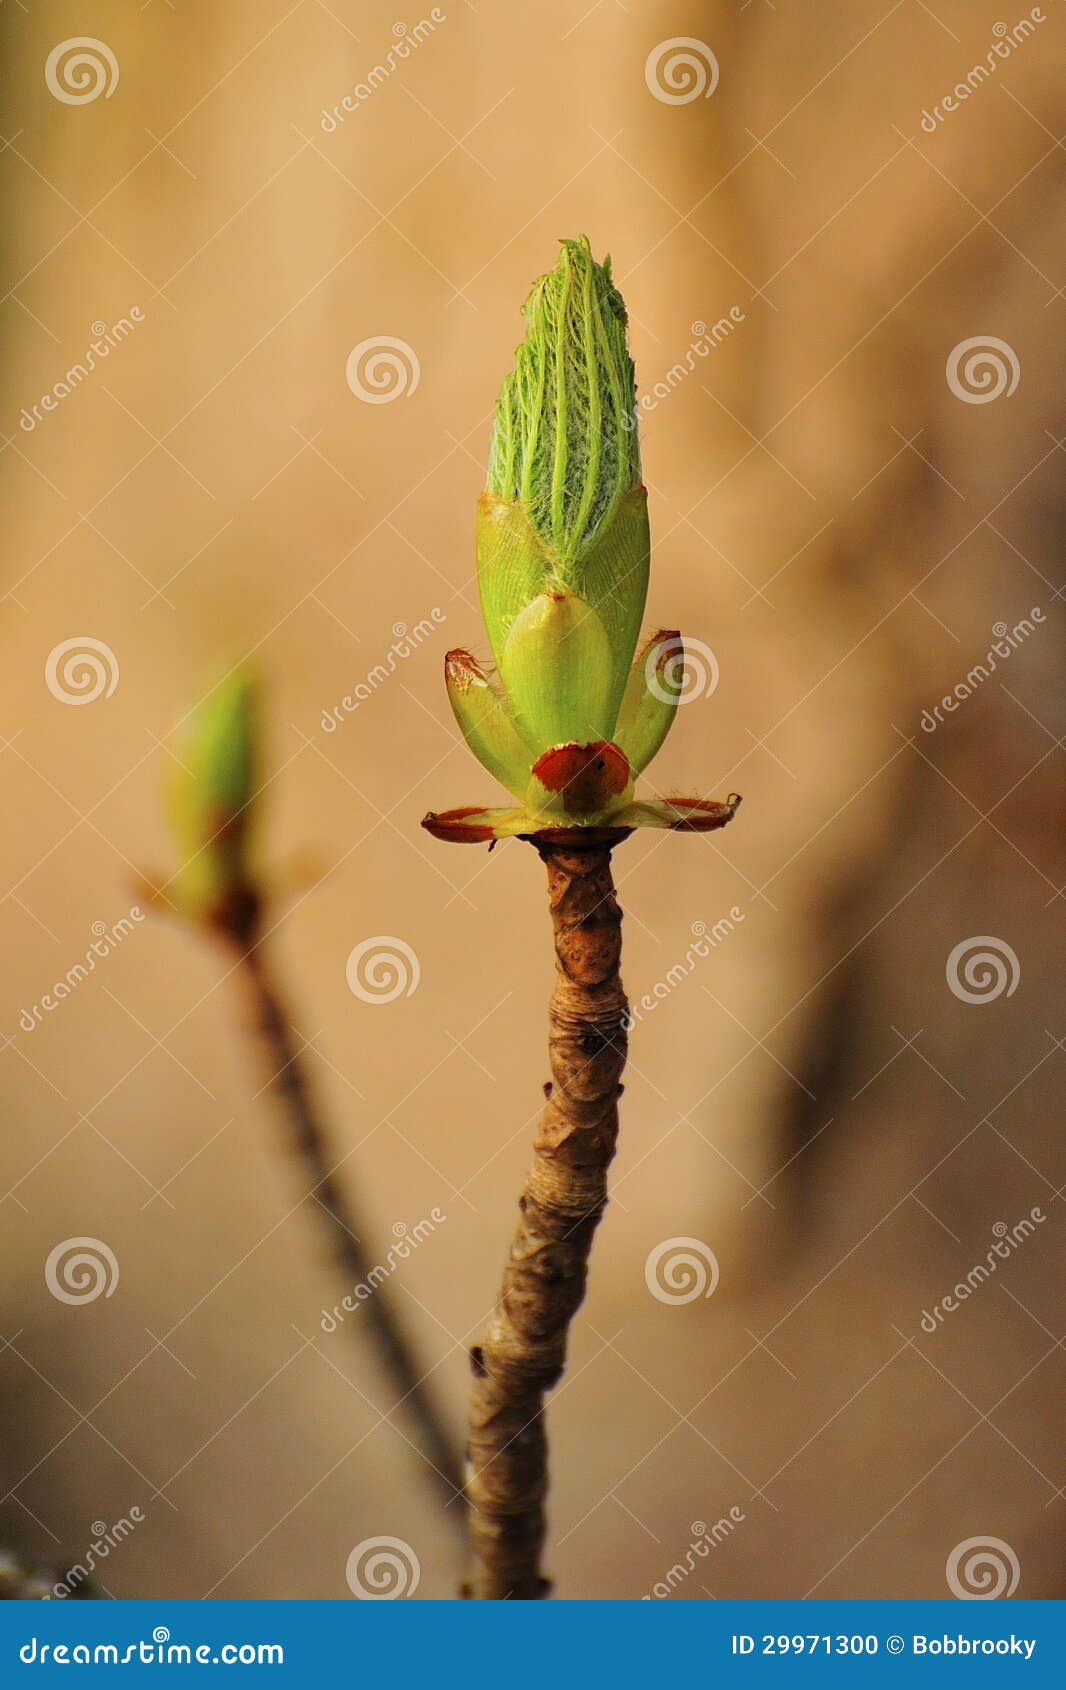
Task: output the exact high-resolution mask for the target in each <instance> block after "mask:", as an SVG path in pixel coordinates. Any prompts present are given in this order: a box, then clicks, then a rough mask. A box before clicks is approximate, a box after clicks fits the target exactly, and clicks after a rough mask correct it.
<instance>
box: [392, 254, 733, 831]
mask: <svg viewBox="0 0 1066 1690" xmlns="http://www.w3.org/2000/svg"><path fill="white" fill-rule="evenodd" d="M524 315H525V319H526V338H525V340H524V341H523V343H522V345H521V346H520V347H519V348H518V351H517V353H516V355H515V364H514V369H513V370H512V372H511V374H510V375H509V376H508V377H507V379H506V381H505V382H504V384H503V387H502V388H501V390H500V396H499V400H498V401H497V405H496V420H495V425H494V427H493V434H492V448H491V453H490V459H489V470H488V480H487V483H486V487H485V491H484V493H482V495H481V497H480V499H479V500H478V511H477V579H478V591H479V593H480V595H481V610H482V614H483V616H484V618H485V628H486V630H487V632H488V636H489V643H490V644H491V646H492V655H493V658H494V660H495V664H496V670H497V674H496V675H495V676H490V675H489V674H487V673H486V672H485V671H484V670H483V669H482V668H481V667H480V666H479V665H478V664H477V663H476V662H475V661H474V659H473V658H472V657H471V656H470V654H469V652H465V651H453V652H449V653H448V656H447V659H446V664H445V675H446V681H447V686H448V696H449V698H450V700H451V704H452V709H453V711H454V712H455V718H456V720H457V722H458V724H459V727H460V728H461V730H462V733H463V736H464V738H465V739H466V742H467V744H468V745H469V746H470V749H471V750H472V751H473V752H474V754H475V756H476V757H477V758H478V759H479V760H480V761H481V763H482V764H483V765H484V767H485V768H486V769H488V770H489V771H490V773H491V774H493V775H495V776H496V778H497V779H498V780H499V781H500V782H501V784H502V785H503V786H505V787H506V788H507V790H508V791H509V792H510V793H511V794H512V796H513V797H515V798H517V799H518V800H519V803H518V805H517V806H511V807H509V808H506V809H484V808H482V807H481V806H480V805H474V804H464V805H462V806H460V807H459V808H456V809H450V810H443V811H431V812H430V813H429V814H428V815H427V816H426V817H425V818H424V820H423V823H422V825H423V827H425V828H426V829H428V831H429V832H430V833H432V834H434V835H435V836H436V837H437V838H438V839H447V840H452V841H455V842H456V843H459V844H463V843H467V844H474V845H484V844H489V845H492V844H494V843H495V841H496V840H498V839H511V838H513V837H515V836H516V835H518V836H522V837H530V838H534V839H542V838H555V839H557V840H559V841H560V842H561V841H563V840H569V839H571V838H572V837H573V836H574V835H575V831H576V832H577V836H578V837H580V836H581V835H580V830H581V829H586V830H589V831H590V833H591V832H592V831H594V830H598V829H609V830H610V835H611V837H612V838H614V839H617V838H619V837H621V836H624V834H626V833H628V832H630V831H631V830H632V829H634V828H638V827H653V828H668V829H670V830H672V831H674V832H684V833H695V832H699V833H705V832H710V831H711V830H712V829H714V828H719V827H724V826H725V825H726V823H727V822H729V821H730V820H731V819H732V817H733V815H734V814H735V811H736V807H737V805H738V804H739V802H740V799H739V797H738V796H737V795H736V793H731V794H730V795H729V797H728V798H727V799H726V800H725V802H724V803H719V802H717V801H716V800H714V799H709V798H702V797H692V798H666V799H658V798H657V799H654V800H652V799H641V798H638V797H637V796H635V792H634V780H635V777H636V776H637V775H639V774H640V773H641V772H642V771H643V770H644V769H646V768H647V766H648V764H649V763H650V762H651V760H652V758H653V757H654V756H655V755H656V753H657V752H658V750H659V748H660V747H661V745H662V743H663V740H664V739H665V738H666V735H667V732H668V731H669V729H670V726H671V724H672V722H673V721H674V718H675V716H676V713H677V706H678V704H679V702H680V700H681V696H682V690H683V683H684V647H683V645H682V642H681V637H680V635H679V634H677V633H675V632H672V631H660V632H659V633H657V634H654V635H653V636H652V637H651V639H649V640H647V641H646V642H645V644H644V646H643V647H642V649H641V651H640V653H639V654H638V655H637V657H636V660H635V661H634V653H635V652H636V646H637V636H638V634H639V632H640V622H641V617H642V616H643V614H644V600H645V598H646V596H647V590H648V558H649V550H650V543H649V536H648V499H647V493H646V492H645V489H644V487H643V486H642V485H641V479H640V452H639V447H638V443H637V430H636V390H635V386H634V381H633V362H632V359H631V358H630V356H629V349H628V346H627V344H626V311H625V306H624V305H623V303H622V299H621V295H620V294H619V293H618V290H617V289H616V288H615V286H614V284H613V282H612V280H611V265H610V260H609V259H607V258H605V259H604V261H603V263H602V264H597V263H596V261H595V259H594V258H593V256H592V252H591V249H590V247H589V243H588V240H587V239H586V237H585V236H582V237H581V239H580V240H576V241H563V242H562V249H561V251H560V253H559V259H558V262H557V264H556V266H555V268H554V270H550V271H549V272H548V274H547V275H546V276H542V277H541V278H540V280H539V282H537V283H536V284H535V286H534V288H533V290H532V292H531V293H530V295H529V298H528V299H527V300H526V304H525V307H524Z"/></svg>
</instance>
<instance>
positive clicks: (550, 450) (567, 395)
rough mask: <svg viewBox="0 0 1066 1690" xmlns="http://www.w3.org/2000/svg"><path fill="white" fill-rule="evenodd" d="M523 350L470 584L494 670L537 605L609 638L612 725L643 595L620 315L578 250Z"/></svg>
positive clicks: (530, 309)
mask: <svg viewBox="0 0 1066 1690" xmlns="http://www.w3.org/2000/svg"><path fill="white" fill-rule="evenodd" d="M524 316H525V319H526V338H525V340H524V342H523V343H522V345H521V346H520V347H519V348H518V351H517V354H516V356H515V367H514V369H513V371H512V372H511V374H510V375H509V376H508V377H507V379H506V380H505V382H504V384H503V387H502V389H501V391H500V396H499V399H498V401H497V405H496V420H495V424H494V428H493V437H492V448H491V453H490V459H489V471H488V480H487V483H486V491H485V495H484V496H483V497H482V499H481V501H480V504H479V507H478V584H479V588H480V592H481V602H482V610H483V613H484V616H485V624H486V627H487V629H488V634H489V639H490V641H491V643H492V649H493V653H494V655H495V658H496V662H497V665H498V666H499V667H500V668H501V670H502V668H503V652H504V645H505V642H506V640H507V638H508V636H509V634H510V632H511V628H512V625H513V623H514V621H515V618H516V617H518V616H519V614H520V613H521V612H522V611H523V610H524V609H525V608H526V606H527V605H528V604H529V603H530V601H531V600H532V599H534V598H537V597H539V596H541V595H543V594H545V593H548V594H566V593H569V594H571V595H573V596H574V597H576V598H579V599H582V600H584V601H585V603H586V604H587V605H589V606H590V607H591V609H592V610H593V611H595V613H596V614H597V616H598V618H599V620H600V622H601V624H602V626H603V629H604V631H605V633H606V635H607V651H606V653H605V656H604V659H603V671H604V673H603V680H604V687H605V691H606V697H607V700H608V708H607V714H608V716H609V718H610V720H609V721H608V725H607V730H606V731H607V732H608V733H609V732H610V729H611V727H612V726H613V722H614V717H615V715H616V714H617V711H618V707H619V705H620V703H621V699H622V694H623V692H624V690H625V686H626V681H627V678H628V674H629V667H630V664H631V662H632V658H633V651H634V648H635V646H636V642H637V635H638V633H639V631H640V620H641V617H642V615H643V613H644V600H645V597H646V594H647V587H648V554H649V538H648V518H647V496H646V494H645V491H644V488H643V487H642V485H641V480H640V450H639V445H638V440H637V431H636V427H635V422H634V418H635V414H636V413H635V407H636V389H635V386H634V377H633V360H632V359H631V358H630V356H629V349H628V346H627V344H626V311H625V306H624V304H623V303H622V297H621V295H620V294H619V292H618V290H617V289H616V288H615V286H614V284H613V282H612V281H611V266H610V259H605V260H604V262H603V263H602V264H597V263H596V261H595V259H594V258H593V257H592V252H591V249H590V247H589V243H588V240H587V239H586V238H585V237H584V236H583V237H582V238H581V239H580V240H576V241H563V242H562V246H561V251H560V254H559V260H558V263H557V264H556V266H555V269H554V270H551V271H549V272H548V274H547V275H545V276H542V277H541V279H540V280H539V281H538V282H537V283H536V284H535V285H534V287H533V290H532V292H531V293H530V295H529V298H528V299H527V301H526V304H525V307H524Z"/></svg>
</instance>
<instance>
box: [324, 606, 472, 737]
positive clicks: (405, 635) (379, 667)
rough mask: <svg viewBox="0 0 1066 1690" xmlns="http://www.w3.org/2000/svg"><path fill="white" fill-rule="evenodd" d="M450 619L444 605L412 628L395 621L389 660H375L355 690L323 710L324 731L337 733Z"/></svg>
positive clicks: (388, 653)
mask: <svg viewBox="0 0 1066 1690" xmlns="http://www.w3.org/2000/svg"><path fill="white" fill-rule="evenodd" d="M447 620H448V618H447V616H446V615H445V613H444V611H443V610H441V608H440V606H439V605H434V607H433V609H432V610H431V611H430V613H429V615H428V616H423V618H422V620H421V621H420V622H416V623H415V625H414V627H413V628H408V626H407V624H406V622H394V623H393V627H392V644H391V645H390V647H389V649H388V651H387V652H386V653H385V661H384V662H383V663H375V665H374V667H373V668H372V669H370V670H368V672H367V675H366V678H365V679H364V680H362V681H360V682H359V683H358V685H357V686H356V688H355V690H354V692H347V693H345V695H344V697H343V698H342V699H341V701H340V703H339V704H332V705H327V706H326V708H325V709H324V710H323V712H322V722H321V727H322V732H323V733H324V734H332V733H336V731H337V729H338V728H339V727H340V726H341V724H342V722H343V721H344V718H345V716H350V715H351V714H352V712H353V711H354V710H358V708H359V706H360V705H361V704H365V703H366V701H367V699H368V698H373V696H374V694H375V693H376V692H377V690H378V687H380V686H383V685H384V683H385V682H386V681H387V680H388V679H389V678H390V676H392V675H395V673H396V669H397V665H398V664H400V663H401V662H402V661H403V660H404V659H405V658H407V657H411V656H412V655H413V654H414V652H416V651H417V649H418V647H419V646H420V645H421V644H422V641H423V640H427V639H428V638H429V636H430V634H435V633H436V631H437V629H438V628H439V627H440V625H441V623H442V622H446V621H447Z"/></svg>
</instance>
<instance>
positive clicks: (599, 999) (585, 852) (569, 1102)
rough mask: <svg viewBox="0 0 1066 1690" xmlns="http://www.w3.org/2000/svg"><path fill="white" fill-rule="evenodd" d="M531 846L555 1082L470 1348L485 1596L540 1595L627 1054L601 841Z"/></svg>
mask: <svg viewBox="0 0 1066 1690" xmlns="http://www.w3.org/2000/svg"><path fill="white" fill-rule="evenodd" d="M620 837H624V834H618V835H616V839H615V841H614V842H617V839H618V838H620ZM534 843H535V844H536V845H537V849H538V851H539V853H540V855H541V857H542V858H543V860H544V862H545V864H546V865H547V869H548V898H549V904H550V908H551V917H552V926H553V929H554V935H555V959H556V975H555V986H554V990H553V991H552V996H551V1003H550V1006H549V1018H548V1024H549V1031H548V1055H549V1060H550V1063H551V1072H552V1080H551V1082H550V1083H549V1084H548V1085H547V1086H546V1087H545V1095H546V1097H547V1104H546V1106H545V1109H544V1113H543V1116H542V1117H541V1122H540V1126H539V1129H538V1132H537V1136H536V1139H535V1141H534V1146H533V1149H534V1162H533V1167H532V1169H531V1170H530V1173H529V1175H528V1176H527V1179H526V1182H525V1185H524V1187H523V1190H522V1194H521V1196H520V1198H519V1201H518V1207H519V1220H518V1226H517V1230H516V1232H515V1237H514V1242H513V1243H512V1245H511V1254H510V1257H509V1260H508V1262H507V1266H506V1268H505V1269H504V1276H503V1288H502V1290H501V1293H500V1301H499V1305H498V1307H497V1310H496V1313H495V1315H494V1317H493V1320H492V1322H491V1324H490V1326H489V1329H488V1332H487V1334H486V1337H485V1339H484V1342H483V1343H482V1344H480V1345H479V1346H477V1347H476V1348H475V1349H473V1350H472V1351H471V1363H472V1367H473V1373H474V1383H473V1389H472V1392H471V1400H470V1442H469V1447H468V1457H469V1467H468V1478H467V1491H466V1493H467V1500H468V1502H469V1504H470V1530H471V1537H472V1542H473V1551H474V1571H473V1579H472V1583H471V1585H470V1587H469V1588H468V1589H467V1590H466V1591H465V1594H467V1595H470V1596H472V1597H474V1598H477V1599H482V1600H485V1599H489V1600H491V1599H501V1598H506V1597H511V1598H526V1599H537V1598H540V1597H543V1596H546V1595H547V1594H548V1593H549V1590H550V1584H549V1581H548V1580H547V1579H545V1578H543V1577H542V1575H541V1572H540V1555H541V1549H542V1546H543V1542H544V1534H545V1513H544V1500H545V1496H546V1494H547V1489H548V1468H547V1440H546V1436H545V1429H544V1421H543V1403H544V1396H545V1393H546V1392H547V1391H549V1390H550V1389H551V1388H552V1386H553V1385H555V1384H556V1383H557V1381H558V1380H559V1378H560V1376H561V1374H562V1371H563V1366H564V1363H565V1360H566V1339H567V1332H568V1329H569V1326H570V1322H571V1320H572V1319H573V1317H574V1314H575V1313H576V1311H577V1309H578V1307H579V1306H580V1304H581V1302H582V1300H583V1298H584V1295H585V1282H586V1278H587V1272H588V1259H589V1252H590V1250H591V1248H592V1238H593V1234H594V1233H595V1231H596V1227H597V1225H598V1223H599V1220H600V1216H601V1215H602V1213H603V1210H604V1207H605V1205H606V1202H607V1169H608V1166H609V1164H610V1162H611V1159H612V1157H613V1155H614V1151H615V1142H616V1140H617V1136H618V1105H617V1100H618V1097H619V1095H620V1093H621V1090H622V1087H621V1085H620V1084H619V1081H620V1078H621V1075H622V1070H623V1068H624V1067H625V1060H626V1033H625V1017H626V1010H627V1007H628V1006H627V1003H626V998H625V993H624V992H623V990H622V981H621V978H620V975H619V970H618V965H619V957H620V954H621V946H622V933H621V920H622V917H621V911H620V910H619V907H618V904H617V902H616V899H615V894H614V883H613V881H612V879H611V845H610V844H597V845H593V846H574V845H566V846H562V845H549V844H545V843H543V842H542V841H534Z"/></svg>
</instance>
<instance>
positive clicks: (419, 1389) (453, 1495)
mask: <svg viewBox="0 0 1066 1690" xmlns="http://www.w3.org/2000/svg"><path fill="white" fill-rule="evenodd" d="M227 936H228V937H230V938H231V939H232V940H233V941H234V942H235V943H236V945H237V952H238V956H239V958H240V963H241V968H240V974H241V977H242V978H243V981H244V984H245V987H246V991H247V997H248V1003H249V1008H250V1011H251V1017H252V1021H253V1025H254V1027H255V1031H256V1033H257V1035H258V1039H259V1042H260V1044H261V1046H262V1049H263V1054H264V1058H265V1062H266V1068H267V1073H268V1075H269V1079H268V1085H269V1087H270V1090H271V1091H272V1092H273V1094H274V1096H275V1097H276V1098H277V1100H278V1102H279V1104H280V1106H281V1107H280V1114H281V1118H282V1121H283V1122H284V1125H285V1128H286V1133H287V1137H288V1142H289V1145H290V1148H291V1149H292V1150H293V1151H295V1152H296V1154H297V1155H298V1156H299V1157H300V1159H301V1161H302V1162H303V1164H304V1168H305V1170H306V1173H307V1178H308V1184H309V1195H310V1196H311V1197H313V1199H314V1201H315V1203H316V1205H317V1207H318V1208H319V1209H320V1210H321V1211H322V1213H323V1214H324V1216H325V1218H326V1220H327V1222H328V1224H329V1236H330V1240H331V1243H332V1247H333V1254H334V1256H335V1257H336V1260H337V1263H338V1265H339V1267H340V1269H341V1272H342V1274H343V1276H344V1278H345V1280H346V1282H347V1283H348V1285H349V1286H351V1287H352V1288H353V1290H354V1288H355V1286H357V1285H361V1284H364V1283H366V1282H367V1280H368V1278H369V1276H370V1274H371V1272H372V1270H373V1268H374V1262H373V1261H372V1260H371V1258H370V1256H369V1255H368V1254H367V1251H366V1249H365V1247H364V1245H363V1243H362V1242H361V1238H362V1235H363V1227H362V1225H361V1224H360V1223H359V1220H358V1217H357V1215H356V1213H355V1212H354V1209H353V1206H352V1203H351V1199H350V1198H348V1197H346V1196H345V1194H344V1193H343V1192H342V1190H341V1188H340V1186H339V1184H338V1182H337V1180H336V1178H335V1176H334V1169H333V1166H332V1165H331V1159H330V1155H329V1152H328V1151H327V1148H326V1143H325V1137H324V1134H323V1131H322V1127H321V1124H320V1123H319V1120H318V1118H317V1115H316V1112H315V1106H314V1101H313V1099H312V1096H311V1090H310V1086H309V1084H308V1080H307V1074H306V1072H305V1069H304V1067H303V1064H302V1063H301V1061H300V1057H299V1053H298V1051H297V1049H296V1046H295V1044H294V1042H293V1038H292V1032H291V1028H290V1025H289V1022H288V1021H287V1019H286V1017H285V1014H284V1012H283V1010H282V1007H281V1001H280V999H279V996H278V993H277V990H276V988H275V986H274V982H273V980H272V979H271V976H270V973H269V970H268V968H267V966H266V963H265V960H264V957H263V952H262V948H261V946H260V945H259V943H258V942H257V940H256V937H255V933H254V921H253V922H252V923H249V924H248V925H247V926H246V925H245V924H244V923H243V922H242V923H238V924H236V925H235V926H232V927H230V928H229V929H228V931H227ZM371 1284H374V1286H375V1288H374V1291H373V1295H372V1296H370V1297H368V1298H367V1299H366V1301H365V1302H362V1303H360V1305H359V1306H360V1309H361V1311H362V1313H361V1317H360V1318H361V1319H362V1320H364V1321H366V1322H368V1323H369V1326H370V1330H371V1333H372V1335H373V1339H374V1342H375V1344H376V1345H377V1349H378V1353H379V1355H380V1357H381V1360H382V1362H383V1364H384V1366H385V1369H386V1371H387V1373H388V1375H389V1377H390V1378H391V1380H392V1382H393V1385H394V1386H395V1388H396V1389H397V1390H398V1391H399V1393H400V1397H399V1402H398V1403H397V1405H396V1406H397V1407H400V1406H401V1405H402V1406H403V1407H404V1408H405V1409H406V1410H407V1412H408V1414H409V1416H410V1418H411V1420H412V1422H413V1424H414V1428H415V1431H416V1433H417V1438H418V1443H419V1446H420V1448H421V1453H422V1454H423V1456H424V1457H425V1459H426V1461H427V1462H428V1463H429V1465H430V1467H431V1469H432V1471H433V1473H434V1475H435V1476H436V1478H437V1480H439V1483H440V1488H441V1489H442V1490H443V1491H445V1492H446V1494H447V1500H448V1502H455V1501H456V1500H457V1499H459V1500H458V1506H456V1507H454V1508H452V1509H451V1513H450V1517H451V1518H452V1519H454V1521H455V1522H456V1525H457V1527H460V1528H461V1526H462V1523H463V1513H464V1510H463V1507H462V1501H461V1498H462V1483H463V1481H462V1474H461V1468H460V1462H459V1459H458V1456H457V1454H456V1451H455V1449H454V1447H453V1445H452V1440H451V1438H450V1436H449V1434H448V1432H447V1430H446V1428H445V1426H444V1424H443V1422H442V1420H441V1418H440V1415H439V1414H438V1411H437V1409H436V1407H435V1405H434V1402H433V1399H432V1397H431V1396H430V1394H429V1392H428V1391H427V1389H426V1385H425V1370H424V1369H423V1368H422V1367H421V1366H420V1365H419V1363H418V1362H417V1360H416V1358H415V1356H414V1354H413V1352H412V1350H411V1346H410V1343H409V1341H408V1339H407V1337H406V1335H405V1333H404V1329H403V1321H402V1319H401V1317H400V1315H399V1313H398V1312H397V1310H396V1307H395V1304H394V1302H393V1299H392V1298H391V1296H390V1294H389V1287H388V1285H387V1284H386V1283H381V1284H375V1282H374V1281H371Z"/></svg>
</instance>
